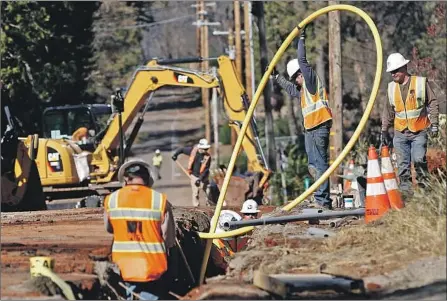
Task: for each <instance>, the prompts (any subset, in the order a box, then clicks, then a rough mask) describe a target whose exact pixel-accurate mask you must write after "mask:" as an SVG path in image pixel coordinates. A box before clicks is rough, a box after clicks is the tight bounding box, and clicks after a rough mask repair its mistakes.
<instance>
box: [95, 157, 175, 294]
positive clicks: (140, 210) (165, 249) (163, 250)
mask: <svg viewBox="0 0 447 301" xmlns="http://www.w3.org/2000/svg"><path fill="white" fill-rule="evenodd" d="M118 179H119V180H120V182H123V183H124V187H123V188H121V189H119V190H117V191H115V192H113V193H112V194H110V195H108V196H107V197H106V199H105V202H104V208H105V216H104V221H105V225H106V229H107V231H108V232H109V233H113V246H112V261H113V262H114V263H115V264H116V265H117V266H118V268H119V270H120V274H121V277H122V279H123V280H124V281H125V285H126V286H127V288H128V289H127V291H126V294H127V297H128V300H129V299H131V298H132V292H133V293H137V294H138V295H140V296H141V297H142V298H144V299H145V300H157V299H158V298H165V297H166V296H167V292H168V291H167V285H166V280H167V279H166V277H164V276H166V275H165V273H166V272H167V268H168V255H169V249H170V248H172V247H174V244H175V224H174V217H173V214H172V209H171V205H170V203H169V202H168V200H167V198H166V195H165V194H162V193H159V192H157V191H155V190H153V189H151V187H152V185H153V183H154V179H153V178H152V176H151V172H150V166H149V164H147V163H146V162H144V161H142V160H133V161H128V162H126V163H124V164H123V165H122V166H121V167H120V169H119V171H118Z"/></svg>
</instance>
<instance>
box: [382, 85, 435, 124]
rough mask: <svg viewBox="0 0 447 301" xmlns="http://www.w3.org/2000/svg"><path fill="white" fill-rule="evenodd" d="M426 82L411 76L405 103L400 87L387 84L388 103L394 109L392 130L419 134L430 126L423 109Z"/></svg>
mask: <svg viewBox="0 0 447 301" xmlns="http://www.w3.org/2000/svg"><path fill="white" fill-rule="evenodd" d="M426 82H427V79H426V78H425V77H420V76H411V77H410V86H409V87H408V94H407V97H406V99H405V102H404V101H403V98H402V94H401V89H400V85H399V84H398V83H395V82H390V83H388V101H389V103H390V105H391V106H393V107H394V111H395V118H394V128H395V129H396V130H397V131H400V132H401V131H403V130H405V129H406V128H408V129H409V130H410V131H412V132H419V131H422V130H424V129H426V128H427V127H428V126H429V125H430V120H429V119H428V116H427V111H426V108H425V101H426V90H425V87H426Z"/></svg>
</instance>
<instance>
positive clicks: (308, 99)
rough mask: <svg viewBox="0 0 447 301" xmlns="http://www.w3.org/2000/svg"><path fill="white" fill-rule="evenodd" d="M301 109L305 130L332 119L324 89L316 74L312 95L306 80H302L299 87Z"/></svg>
mask: <svg viewBox="0 0 447 301" xmlns="http://www.w3.org/2000/svg"><path fill="white" fill-rule="evenodd" d="M301 110H302V112H303V118H304V127H305V128H306V130H310V129H313V128H314V127H316V126H318V125H320V124H322V123H323V122H326V121H328V120H331V119H332V112H331V109H330V108H329V101H328V97H327V93H326V89H325V88H324V87H323V85H322V84H321V81H320V78H319V77H318V76H317V91H316V92H315V94H313V95H312V94H310V92H309V91H308V90H307V87H306V82H305V81H303V87H302V88H301Z"/></svg>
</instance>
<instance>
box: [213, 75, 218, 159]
mask: <svg viewBox="0 0 447 301" xmlns="http://www.w3.org/2000/svg"><path fill="white" fill-rule="evenodd" d="M213 75H214V76H217V68H216V67H213ZM211 106H212V113H213V132H214V135H213V136H214V156H213V159H214V163H215V165H214V167H215V168H217V166H219V111H218V109H217V107H218V105H217V88H213V95H212V98H211Z"/></svg>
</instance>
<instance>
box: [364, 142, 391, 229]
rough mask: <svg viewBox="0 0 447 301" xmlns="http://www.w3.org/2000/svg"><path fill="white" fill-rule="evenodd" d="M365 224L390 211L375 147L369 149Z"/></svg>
mask: <svg viewBox="0 0 447 301" xmlns="http://www.w3.org/2000/svg"><path fill="white" fill-rule="evenodd" d="M366 183H367V185H366V200H365V207H366V208H365V222H366V223H369V222H372V221H374V220H376V219H379V218H380V217H381V216H382V215H384V214H385V213H386V212H387V211H388V210H389V209H390V202H389V200H388V195H387V191H386V189H385V183H384V180H383V177H382V174H381V172H380V166H379V158H378V156H377V152H376V149H375V147H374V146H370V147H369V149H368V175H367V180H366Z"/></svg>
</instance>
